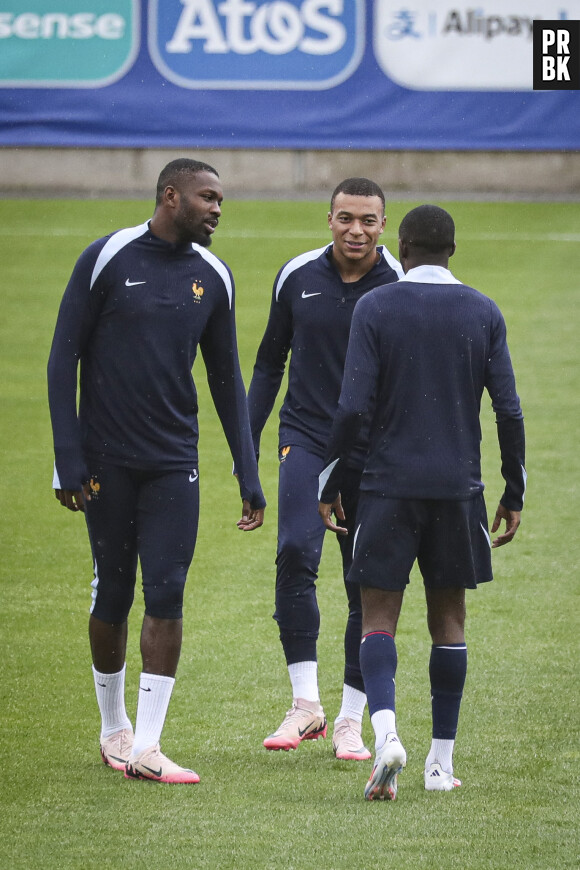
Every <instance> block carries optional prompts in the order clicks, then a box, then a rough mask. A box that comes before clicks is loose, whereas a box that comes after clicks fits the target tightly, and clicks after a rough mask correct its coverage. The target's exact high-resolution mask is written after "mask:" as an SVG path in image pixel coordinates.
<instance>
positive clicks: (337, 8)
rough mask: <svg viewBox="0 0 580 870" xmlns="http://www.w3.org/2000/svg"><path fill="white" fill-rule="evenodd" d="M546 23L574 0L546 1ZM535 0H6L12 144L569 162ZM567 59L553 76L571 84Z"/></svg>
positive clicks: (4, 89)
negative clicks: (540, 156) (558, 154)
mask: <svg viewBox="0 0 580 870" xmlns="http://www.w3.org/2000/svg"><path fill="white" fill-rule="evenodd" d="M537 5H539V6H541V13H542V14H541V18H542V19H543V20H553V21H558V20H559V21H562V20H575V19H580V0H542V3H540V4H537ZM534 12H535V8H532V7H531V6H530V3H529V0H483V2H482V3H478V4H473V3H468V2H457V3H452V2H450V0H448V2H445V0H413V3H410V4H409V5H407V4H406V3H405V2H404V0H403V2H389V0H374V2H364V0H324V2H323V0H149V2H140V0H114V2H113V0H6V2H4V3H2V8H1V10H0V145H3V146H76V147H136V148H142V147H177V148H192V147H202V148H212V147H215V148H284V149H287V148H300V149H351V148H352V149H357V150H358V149H371V150H375V149H377V150H378V149H382V150H394V149H413V150H445V149H448V150H470V149H474V150H475V149H478V150H479V149H490V150H506V149H508V150H526V149H527V150H559V149H564V150H575V149H578V148H580V111H579V108H580V104H579V99H578V98H579V93H580V92H579V91H573V90H564V89H562V90H556V89H554V90H543V91H539V90H538V91H534V90H533V51H534V46H533V19H534V18H536V19H537V18H539V17H540V16H539V15H534ZM567 63H568V61H567V60H566V58H565V57H563V58H562V59H561V60H560V62H559V63H558V69H561V70H563V71H564V72H563V74H565V70H566V64H567Z"/></svg>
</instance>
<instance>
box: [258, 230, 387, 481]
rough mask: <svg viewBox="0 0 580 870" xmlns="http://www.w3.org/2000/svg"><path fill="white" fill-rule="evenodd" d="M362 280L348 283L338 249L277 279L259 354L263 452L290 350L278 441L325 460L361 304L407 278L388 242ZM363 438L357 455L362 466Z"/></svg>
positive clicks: (310, 255) (302, 260)
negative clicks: (340, 266) (265, 431)
mask: <svg viewBox="0 0 580 870" xmlns="http://www.w3.org/2000/svg"><path fill="white" fill-rule="evenodd" d="M377 251H378V253H379V255H380V256H379V259H378V262H377V263H376V264H375V265H374V266H373V267H372V269H371V270H370V271H369V272H367V274H366V275H364V276H363V277H362V278H361V279H360V280H358V281H354V282H352V283H348V282H344V281H343V280H342V278H341V276H340V273H339V272H338V270H337V268H336V266H335V265H334V262H333V259H332V245H327V246H325V247H323V248H318V249H316V250H313V251H307V252H306V253H303V254H300V255H299V256H297V257H294V258H293V259H292V260H290V261H289V262H287V263H286V264H285V265H284V266H283V267H282V268H281V269H280V271H279V272H278V274H277V276H276V280H275V281H274V288H273V292H272V302H271V306H270V315H269V319H268V324H267V326H266V331H265V333H264V337H263V339H262V342H261V344H260V347H259V349H258V353H257V357H256V364H255V366H254V372H253V376H252V381H251V384H250V390H249V393H248V407H249V412H250V425H251V428H252V436H253V439H254V444H255V446H256V451H258V450H259V444H260V436H261V433H262V429H263V428H264V425H265V423H266V420H267V419H268V416H269V415H270V412H271V410H272V407H273V405H274V402H275V399H276V396H277V394H278V391H279V389H280V383H281V381H282V377H283V374H284V369H285V365H286V360H287V357H288V354H289V353H291V357H290V364H289V372H288V390H287V392H286V396H285V398H284V402H283V404H282V407H281V410H280V427H279V444H280V447H282V446H285V445H290V444H292V445H298V446H301V447H306V448H307V449H309V450H311V451H312V452H314V453H315V454H316V455H319V456H321V457H324V454H325V451H326V447H327V444H328V438H329V435H330V428H331V426H332V421H333V419H334V415H335V413H336V407H337V404H338V397H339V395H340V386H341V383H342V373H343V370H344V361H345V357H346V348H347V345H348V336H349V332H350V325H351V320H352V315H353V311H354V307H355V304H356V303H357V301H358V300H359V299H360V298H361V297H362V296H363V295H364V294H365V293H368V292H369V290H371V289H372V288H373V287H378V286H379V285H381V284H387V283H390V282H392V281H397V280H398V278H399V277H402V276H403V270H402V268H401V266H400V264H399V262H398V261H397V260H396V259H395V258H394V257H393V256H392V254H390V252H389V251H388V250H387V248H386V247H385V246H384V245H381V246H380V247H378V248H377ZM364 440H365V438H364V434H363V435H361V438H360V439H359V444H358V445H357V450H356V451H355V455H354V456H353V457H352V459H353V462H352V464H354V465H359V466H361V467H362V463H363V460H364V456H365V452H366V448H365V445H364Z"/></svg>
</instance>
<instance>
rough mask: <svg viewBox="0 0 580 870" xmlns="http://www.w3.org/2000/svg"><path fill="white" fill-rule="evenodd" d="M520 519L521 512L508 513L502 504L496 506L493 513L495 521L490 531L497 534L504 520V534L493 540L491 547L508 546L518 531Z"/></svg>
mask: <svg viewBox="0 0 580 870" xmlns="http://www.w3.org/2000/svg"><path fill="white" fill-rule="evenodd" d="M521 518H522V512H521V511H510V510H508V509H507V508H505V507H504V506H503V505H502V504H500V505H498V508H497V510H496V512H495V519H494V521H493V526H492V527H491V531H492V532H497V530H498V529H499V527H500V524H501V521H502V520H505V532H504V533H503V535H498V537H497V538H495V540H494V541H493V543H492V545H491V546H492V547H493V548H494V549H495V547H503V545H504V544H509V542H510V541H511V540H512V538H513V537H514V535H515V533H516V532H517V530H518V526H519V524H520V522H521Z"/></svg>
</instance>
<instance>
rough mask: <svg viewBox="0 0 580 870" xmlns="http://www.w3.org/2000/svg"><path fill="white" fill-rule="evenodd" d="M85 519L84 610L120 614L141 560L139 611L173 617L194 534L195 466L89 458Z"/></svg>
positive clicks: (127, 605)
mask: <svg viewBox="0 0 580 870" xmlns="http://www.w3.org/2000/svg"><path fill="white" fill-rule="evenodd" d="M89 470H90V472H91V481H90V486H91V500H90V501H88V502H87V503H86V512H85V516H86V520H87V526H88V530H89V538H90V541H91V549H92V552H93V559H94V563H95V579H94V580H93V583H92V585H93V604H92V607H91V613H92V614H93V615H94V616H96V617H97V618H98V619H101V620H103V621H105V622H111V623H120V622H124V621H125V620H126V618H127V616H128V614H129V611H130V609H131V605H132V603H133V597H134V593H135V583H136V577H137V563H138V561H139V562H140V564H141V575H142V579H143V595H144V599H145V613H146V614H147V615H149V616H153V617H156V618H158V619H180V618H181V616H182V609H183V590H184V587H185V581H186V578H187V572H188V569H189V566H190V564H191V561H192V559H193V553H194V550H195V543H196V538H197V527H198V518H199V473H198V470H197V469H196V468H195V469H191V470H190V471H142V470H135V469H131V468H124V467H122V466H116V465H110V464H108V463H103V462H90V461H89Z"/></svg>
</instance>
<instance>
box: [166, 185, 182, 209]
mask: <svg viewBox="0 0 580 870" xmlns="http://www.w3.org/2000/svg"><path fill="white" fill-rule="evenodd" d="M178 200H179V192H178V191H177V190H176V189H175V187H173V185H172V184H168V185H167V187H166V188H165V190H164V191H163V201H164V202H165V203H166V205H169V206H170V207H172V208H173V207H174V206H175V205H177V201H178Z"/></svg>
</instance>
